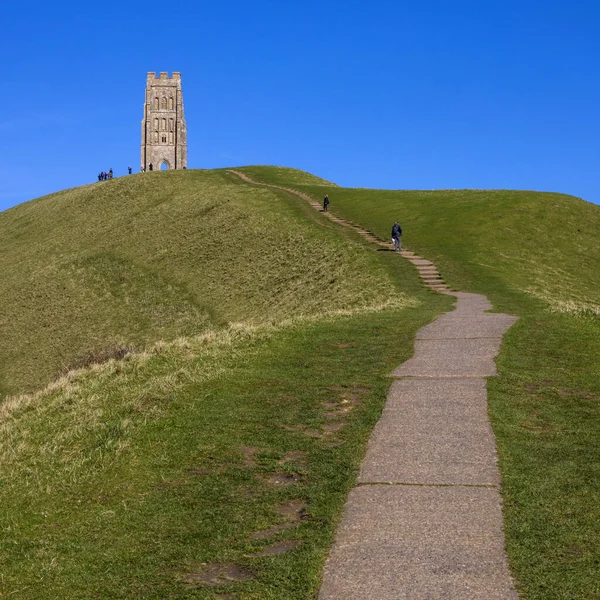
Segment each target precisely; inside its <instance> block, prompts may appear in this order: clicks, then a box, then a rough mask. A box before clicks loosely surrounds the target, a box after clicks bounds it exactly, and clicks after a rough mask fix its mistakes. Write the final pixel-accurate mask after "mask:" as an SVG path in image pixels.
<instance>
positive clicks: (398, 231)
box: [392, 221, 402, 252]
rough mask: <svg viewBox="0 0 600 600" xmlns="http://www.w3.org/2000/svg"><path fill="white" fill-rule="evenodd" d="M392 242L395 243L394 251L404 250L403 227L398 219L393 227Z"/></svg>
mask: <svg viewBox="0 0 600 600" xmlns="http://www.w3.org/2000/svg"><path fill="white" fill-rule="evenodd" d="M392 242H393V243H394V251H395V252H400V250H402V227H400V223H398V221H396V222H395V223H394V226H393V227H392Z"/></svg>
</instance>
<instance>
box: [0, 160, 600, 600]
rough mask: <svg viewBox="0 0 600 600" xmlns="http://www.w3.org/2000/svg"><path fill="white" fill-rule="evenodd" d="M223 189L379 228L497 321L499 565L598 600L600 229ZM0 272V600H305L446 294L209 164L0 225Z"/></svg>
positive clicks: (359, 197) (553, 210)
mask: <svg viewBox="0 0 600 600" xmlns="http://www.w3.org/2000/svg"><path fill="white" fill-rule="evenodd" d="M238 170H243V171H245V172H246V174H247V175H249V176H250V177H252V178H254V179H257V180H258V179H260V180H263V181H266V182H269V183H274V184H277V185H281V186H284V187H294V188H297V189H299V190H302V191H304V192H306V193H308V194H310V195H312V196H313V197H315V198H322V196H323V195H324V194H325V193H328V194H329V197H330V199H331V205H330V210H331V211H332V212H334V213H335V214H339V215H340V216H342V217H345V218H346V219H348V220H351V221H355V222H357V223H359V224H361V225H363V226H365V227H367V228H369V229H370V230H371V231H374V232H375V233H376V234H378V235H379V236H380V237H381V238H382V239H386V240H387V239H388V237H389V230H390V229H391V224H392V223H393V221H394V220H396V219H398V220H399V221H400V222H401V223H402V225H403V227H404V230H405V236H404V242H405V244H406V245H407V246H408V247H410V248H411V249H413V250H416V251H418V253H419V254H422V255H424V256H425V257H427V258H430V259H432V260H434V261H435V263H436V264H437V266H438V267H439V268H440V271H441V272H442V274H443V276H444V277H445V279H446V280H447V281H448V282H449V283H450V284H451V285H452V286H453V287H454V288H455V289H460V290H462V291H473V292H480V293H484V294H486V295H487V296H488V297H489V298H490V299H491V300H492V302H493V303H494V305H495V307H496V308H497V309H501V310H504V311H507V312H511V313H512V314H517V315H519V316H520V320H519V321H518V323H517V324H516V325H515V326H514V327H513V328H512V329H511V330H510V332H509V333H508V335H507V337H506V338H505V342H504V344H503V347H502V351H501V354H500V356H499V357H498V367H499V371H500V377H498V378H495V379H491V380H490V381H489V383H488V389H489V399H490V416H491V419H492V424H493V427H494V431H495V434H496V437H497V441H498V450H499V454H500V461H501V465H500V466H501V470H502V477H503V495H504V503H505V505H504V509H505V520H506V530H507V537H508V552H509V558H510V562H511V566H512V569H513V572H514V574H515V577H516V581H517V585H518V587H519V590H520V592H521V597H522V598H523V599H526V600H533V599H535V600H548V599H560V600H563V599H564V600H567V599H572V598H600V587H599V584H598V578H597V571H598V556H600V525H599V523H600V484H599V481H600V477H599V475H600V444H599V442H600V439H599V438H600V436H599V432H600V403H599V402H598V400H599V399H600V343H599V342H600V317H599V316H598V315H599V313H600V310H599V307H600V286H599V284H600V281H599V279H600V249H599V248H598V245H597V244H596V240H595V237H596V232H597V231H598V230H599V226H600V208H599V207H596V206H594V205H590V204H588V203H585V202H583V201H581V200H578V199H575V198H572V197H569V196H565V195H560V194H542V193H537V192H516V191H465V190H460V191H452V190H449V191H436V192H402V191H384V190H366V189H344V188H340V187H337V186H335V185H334V184H330V183H329V182H326V181H324V180H322V179H319V178H315V177H313V176H311V175H309V174H304V173H302V172H301V171H296V170H286V169H282V168H270V167H248V168H240V169H238ZM0 261H1V264H0V269H1V272H2V273H3V275H5V277H3V279H2V281H0V298H1V299H2V307H3V311H2V313H1V315H0V334H2V338H1V339H2V340H3V342H2V345H1V347H0V381H1V382H2V385H3V386H4V390H5V394H7V395H8V394H10V395H11V396H10V397H8V398H6V399H5V400H4V402H3V404H2V405H1V406H0V428H1V430H2V435H1V436H0V463H1V467H0V472H1V473H2V474H3V478H2V486H1V487H0V502H2V506H3V511H2V513H0V526H1V527H2V530H3V531H4V536H3V537H1V538H0V560H2V564H3V570H2V578H0V596H2V595H6V596H9V595H12V596H11V597H19V598H39V597H50V598H97V597H101V598H132V597H136V598H137V597H143V598H207V599H208V598H216V597H219V596H221V597H227V596H226V595H227V594H234V597H237V598H256V599H261V600H264V599H273V600H281V599H288V598H290V599H291V598H294V599H300V598H315V597H316V592H317V590H318V585H319V577H320V569H321V567H322V564H323V560H324V557H325V555H326V552H327V549H328V546H329V543H330V542H331V539H332V535H333V532H334V530H335V525H336V522H337V520H338V519H339V515H340V511H341V508H342V506H343V503H344V500H345V497H346V493H347V491H348V489H349V487H350V486H351V485H352V482H353V480H354V477H355V475H356V470H357V465H358V464H359V462H360V460H361V458H362V456H363V453H364V448H365V442H366V440H367V439H368V435H369V433H370V430H371V428H372V426H373V424H374V423H375V422H376V420H377V418H378V416H379V414H380V411H381V407H382V405H383V402H384V399H385V394H386V391H387V387H388V385H389V380H388V379H387V378H386V374H387V373H388V372H389V371H390V370H391V369H392V368H393V367H394V366H396V365H398V364H399V363H400V362H402V361H403V360H406V359H407V358H409V357H410V355H411V354H412V347H413V339H414V335H415V332H416V330H417V329H418V328H419V327H420V326H422V325H423V324H425V323H427V322H429V321H430V320H431V319H433V318H434V316H435V315H436V314H438V313H439V312H440V311H444V310H449V307H450V299H449V298H447V297H444V296H439V295H436V294H434V293H433V292H430V291H428V290H425V289H424V288H423V287H422V285H421V284H420V282H419V281H418V278H417V275H416V272H415V270H414V269H413V268H412V267H411V266H410V265H409V264H408V263H407V262H406V261H403V260H401V259H399V257H398V256H396V255H394V254H392V253H387V252H373V249H371V248H369V247H368V246H366V245H365V244H364V242H363V241H362V240H361V239H360V238H359V237H358V236H356V235H355V234H354V233H353V232H352V231H351V230H345V229H342V228H339V227H337V226H336V225H335V224H333V223H331V222H329V221H328V220H327V219H324V218H322V216H321V215H319V214H318V213H316V212H315V211H313V210H312V209H311V208H309V207H308V206H307V204H306V203H304V202H303V201H302V200H300V199H298V198H297V197H295V196H292V195H290V194H286V193H285V192H276V191H273V190H268V189H265V188H261V187H257V186H253V185H251V184H247V183H244V182H242V181H241V180H240V179H239V178H235V177H233V176H231V175H229V174H228V173H227V172H226V171H213V172H211V171H188V172H165V173H162V172H161V173H147V174H143V175H139V176H131V177H126V178H122V179H118V180H113V181H109V182H101V183H98V184H94V185H91V186H87V187H84V188H78V189H74V190H67V191H65V192H61V193H59V194H54V195H52V196H48V197H45V198H41V199H39V200H36V201H33V202H30V203H27V204H25V205H22V206H19V207H16V208H15V209H11V210H10V211H7V212H5V213H0ZM124 354H125V357H124V358H119V357H122V356H123V355H124ZM111 356H114V357H116V358H115V360H107V359H109V358H110V357H111ZM94 361H96V362H97V363H98V364H91V365H90V364H89V363H93V362H94ZM86 364H87V365H88V366H85V365H86ZM69 365H71V366H78V365H79V366H81V367H82V368H80V369H76V370H70V371H69V372H68V374H66V375H63V376H62V377H61V376H59V375H60V374H61V373H64V372H65V368H66V367H68V366H69ZM22 391H33V392H32V393H28V394H21V395H18V394H17V392H22ZM277 544H279V545H277ZM282 549H285V550H287V551H286V552H282V553H281V554H277V552H278V551H279V550H282ZM219 569H221V571H219ZM219 573H221V574H220V575H219ZM228 578H230V579H231V580H228Z"/></svg>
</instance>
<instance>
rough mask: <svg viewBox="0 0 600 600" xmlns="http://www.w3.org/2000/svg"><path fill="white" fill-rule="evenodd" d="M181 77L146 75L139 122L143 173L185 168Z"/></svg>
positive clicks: (179, 75)
mask: <svg viewBox="0 0 600 600" xmlns="http://www.w3.org/2000/svg"><path fill="white" fill-rule="evenodd" d="M186 136H187V132H186V127H185V118H184V116H183V95H182V93H181V73H175V72H174V73H173V75H172V76H171V77H169V74H168V73H161V74H160V76H157V75H156V73H148V76H147V78H146V102H145V103H144V120H143V121H142V170H146V171H149V170H150V165H151V164H152V168H153V169H154V170H155V171H158V170H159V169H160V168H161V167H162V168H164V166H163V165H165V166H166V168H167V169H186V168H187V139H186Z"/></svg>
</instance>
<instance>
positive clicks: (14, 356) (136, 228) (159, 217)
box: [0, 171, 387, 393]
mask: <svg viewBox="0 0 600 600" xmlns="http://www.w3.org/2000/svg"><path fill="white" fill-rule="evenodd" d="M275 208H276V210H274V209H275ZM298 210H299V209H298V208H297V207H295V206H293V205H291V204H290V203H281V202H278V200H277V197H276V196H275V194H274V193H273V192H271V191H269V190H266V189H258V188H252V187H248V186H243V185H241V183H240V182H239V180H237V178H232V177H231V176H228V175H227V174H226V173H223V172H199V171H197V172H192V171H190V172H188V173H180V172H179V173H178V172H170V173H166V174H163V173H153V174H151V173H148V174H144V175H136V176H131V177H126V178H121V179H117V180H113V181H108V182H102V183H97V184H94V185H90V186H86V187H84V188H78V189H73V190H67V191H64V192H60V193H57V194H53V195H51V196H47V197H45V198H40V199H38V200H35V201H33V202H28V203H26V204H23V205H21V206H18V207H16V208H13V209H11V210H9V211H6V212H4V213H1V214H0V272H1V273H2V277H1V278H0V305H1V306H2V312H1V313H0V339H2V344H1V345H0V389H4V391H5V392H11V393H14V392H15V391H20V390H24V389H35V388H36V387H38V386H39V385H40V384H43V383H46V382H48V381H49V380H50V379H51V378H53V377H55V376H56V375H57V374H58V373H59V372H60V371H61V369H63V367H64V366H65V365H66V366H68V365H71V364H77V362H78V360H79V359H80V357H84V356H85V355H86V354H88V353H92V354H93V353H94V352H96V351H101V350H104V349H106V348H112V347H114V346H119V345H130V344H131V345H134V346H138V347H142V346H143V345H144V344H146V343H148V342H152V341H154V340H158V339H166V340H168V339H174V338H176V337H177V336H181V335H192V334H196V333H199V332H201V331H203V330H204V329H206V328H207V327H208V326H215V325H220V324H223V323H226V322H229V321H235V320H252V321H261V320H264V319H266V318H275V319H278V318H281V317H282V316H283V315H286V314H288V313H291V314H305V313H306V314H312V313H313V312H315V311H318V310H320V309H322V308H323V307H331V306H336V307H352V306H353V305H360V304H361V303H363V302H368V301H370V300H369V297H370V299H371V300H373V299H376V298H383V297H384V296H386V294H387V291H386V289H385V288H386V287H387V285H386V283H385V280H384V279H382V278H381V277H380V272H378V271H377V267H375V266H373V264H374V263H373V261H370V259H369V258H368V255H367V254H365V253H364V252H360V251H357V246H356V245H353V244H348V243H345V242H342V241H340V239H339V238H338V236H337V234H335V233H334V232H332V231H331V230H328V229H326V228H321V229H319V230H315V229H314V227H312V226H311V225H310V223H308V222H306V221H305V220H304V219H301V218H298V216H299V213H298ZM315 231H316V233H315ZM317 234H318V235H317ZM325 258H326V259H325ZM356 277H358V278H359V279H358V280H356V281H355V278H356ZM361 281H362V282H363V283H365V285H364V286H361V285H360V282H361ZM267 295H268V296H269V298H270V301H269V302H268V303H267V302H265V297H266V296H267Z"/></svg>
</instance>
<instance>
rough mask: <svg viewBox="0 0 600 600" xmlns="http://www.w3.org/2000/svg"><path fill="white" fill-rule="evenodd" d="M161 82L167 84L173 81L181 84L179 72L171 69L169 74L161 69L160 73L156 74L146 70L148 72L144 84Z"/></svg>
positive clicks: (158, 83) (159, 83)
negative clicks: (171, 71)
mask: <svg viewBox="0 0 600 600" xmlns="http://www.w3.org/2000/svg"><path fill="white" fill-rule="evenodd" d="M161 83H165V84H167V85H172V84H173V83H176V84H181V73H179V72H178V71H173V73H172V74H171V75H170V76H169V73H167V72H165V71H161V72H160V74H157V73H156V72H154V71H148V74H147V75H146V86H149V85H161Z"/></svg>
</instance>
